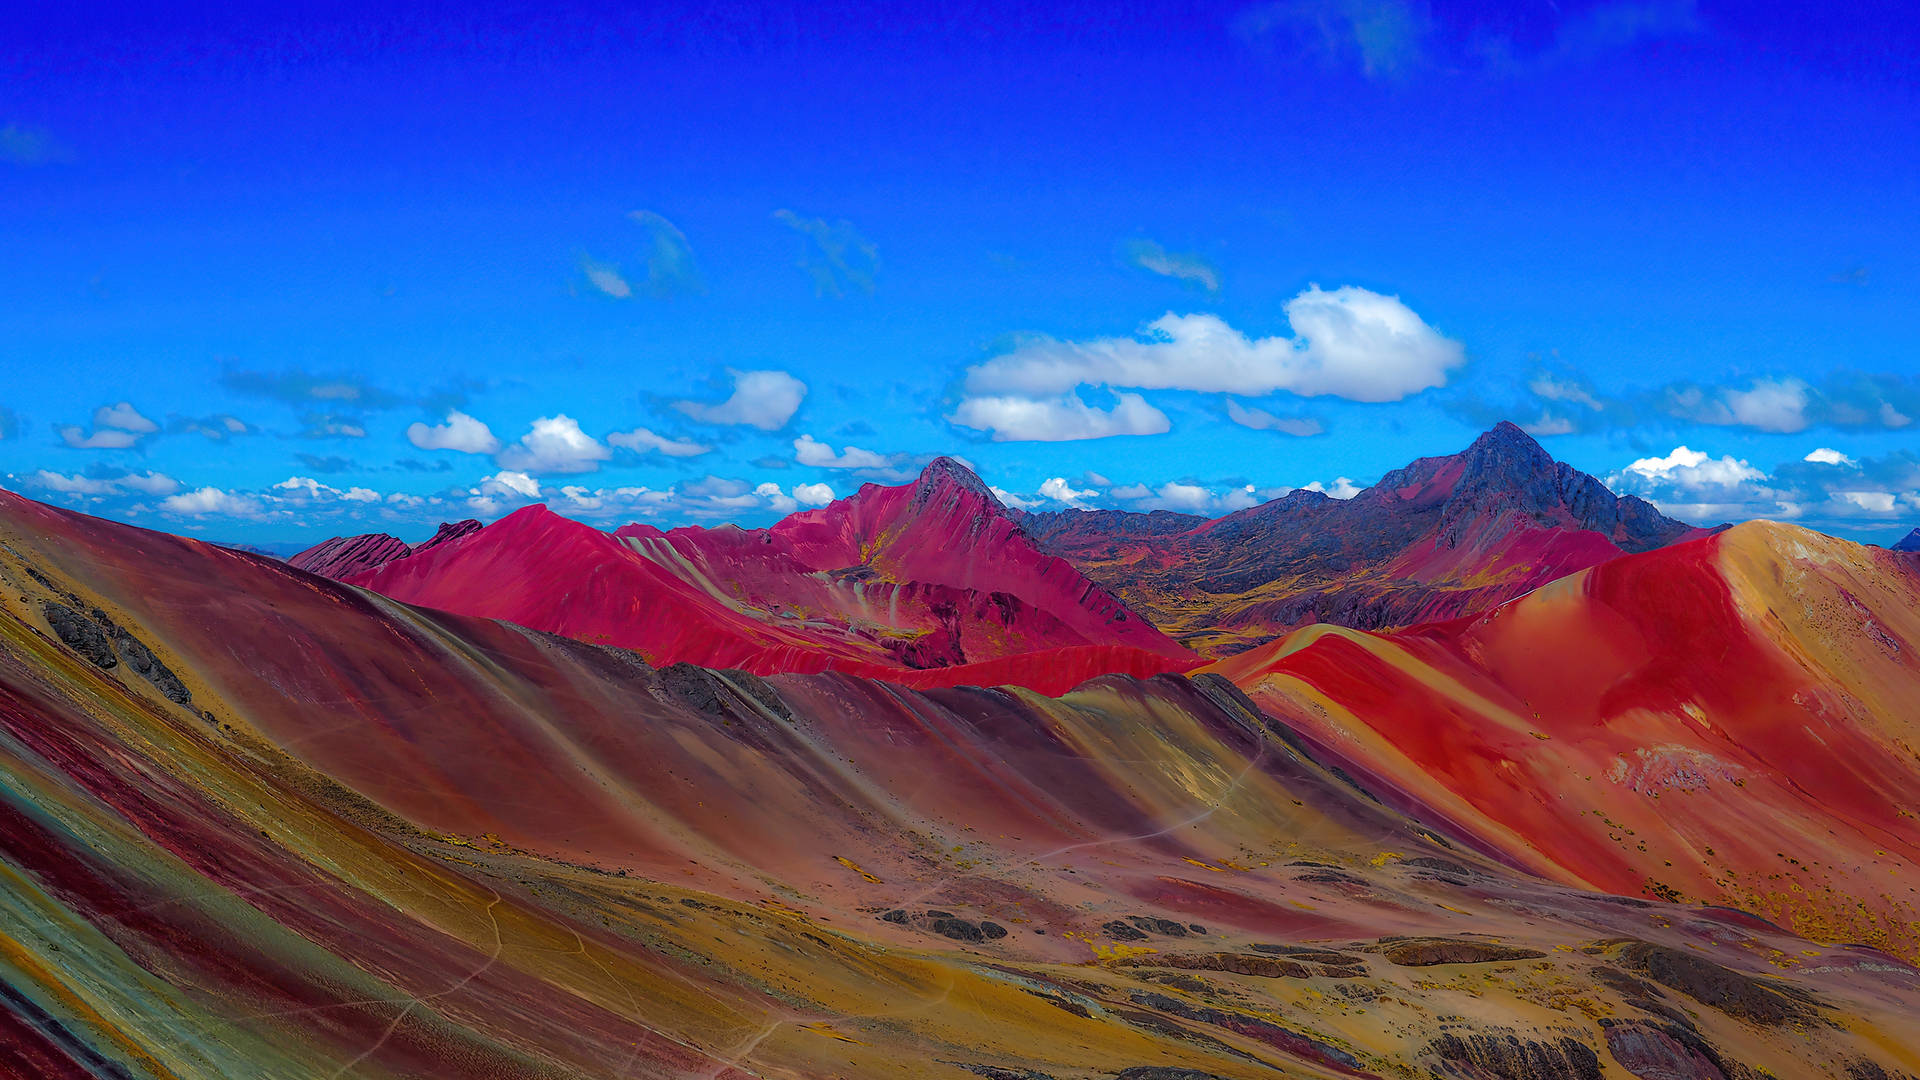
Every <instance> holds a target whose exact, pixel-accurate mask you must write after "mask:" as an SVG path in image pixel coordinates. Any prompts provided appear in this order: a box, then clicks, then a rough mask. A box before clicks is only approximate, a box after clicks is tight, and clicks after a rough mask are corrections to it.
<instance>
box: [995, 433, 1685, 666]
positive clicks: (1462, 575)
mask: <svg viewBox="0 0 1920 1080" xmlns="http://www.w3.org/2000/svg"><path fill="white" fill-rule="evenodd" d="M1021 520H1022V525H1023V526H1024V527H1025V528H1026V530H1027V531H1028V532H1029V533H1030V534H1032V535H1033V536H1034V538H1035V539H1036V540H1037V541H1038V542H1039V544H1040V546H1041V548H1042V549H1043V550H1046V551H1050V552H1053V553H1054V554H1057V555H1060V556H1062V557H1064V558H1066V559H1068V560H1069V561H1071V562H1072V563H1073V564H1074V565H1075V566H1077V567H1079V568H1080V569H1081V570H1082V571H1083V572H1085V573H1086V574H1087V576H1088V577H1090V578H1092V579H1093V580H1094V581H1097V582H1099V583H1101V584H1103V585H1105V586H1107V587H1108V588H1109V589H1111V590H1113V592H1114V593H1115V594H1116V595H1118V596H1120V597H1121V598H1122V599H1124V600H1125V601H1126V602H1127V603H1129V604H1131V605H1132V606H1133V607H1134V608H1135V609H1136V610H1138V611H1140V612H1141V613H1143V614H1145V615H1146V616H1147V617H1149V618H1150V619H1152V620H1153V621H1154V624H1155V625H1157V626H1159V627H1161V628H1162V629H1164V630H1167V631H1168V632H1169V633H1171V634H1173V635H1174V636H1175V637H1176V638H1179V639H1180V640H1181V641H1183V642H1185V643H1186V644H1187V645H1189V646H1192V647H1194V648H1197V649H1200V650H1201V651H1203V652H1210V653H1214V654H1220V655H1224V654H1231V653H1234V652H1237V651H1239V650H1241V649H1245V648H1247V647H1249V646H1251V645H1255V644H1258V643H1260V642H1262V641H1266V640H1269V639H1271V638H1273V637H1276V636H1278V635H1280V634H1282V633H1285V632H1286V631H1288V630H1291V629H1294V628H1296V627H1300V626H1305V625H1307V624H1310V623H1316V622H1326V623H1335V624H1338V625H1342V626H1351V627H1357V628H1361V629H1378V628H1383V627H1394V626H1407V625H1411V624H1414V623H1419V622H1427V621H1431V620H1434V619H1446V618H1453V617H1456V616H1459V615H1462V614H1466V613H1470V612H1474V611H1482V610H1485V609H1487V608H1490V607H1493V606H1495V605H1497V604H1500V603H1503V602H1505V601H1507V600H1510V599H1512V598H1514V597H1516V596H1519V595H1521V594H1523V593H1526V592H1529V591H1531V590H1533V589H1535V588H1538V587H1539V586H1541V585H1543V584H1545V583H1547V582H1549V581H1552V580H1554V579H1555V578H1559V577H1563V576H1565V575H1567V574H1570V573H1573V572H1574V571H1577V570H1582V569H1585V568H1587V567H1590V566H1594V565H1597V564H1599V563H1602V562H1606V561H1607V560H1609V559H1613V558H1615V557H1617V556H1619V555H1620V554H1622V553H1623V552H1638V551H1648V550H1652V549H1654V548H1658V547H1663V546H1665V545H1667V544H1671V543H1674V542H1675V541H1678V540H1683V539H1688V538H1691V537H1695V536H1699V535H1702V534H1703V533H1704V532H1706V531H1707V530H1701V529H1696V528H1694V527H1693V526H1690V525H1687V524H1684V523H1682V522H1679V521H1675V520H1673V519H1671V518H1668V517H1665V516H1663V515H1662V514H1661V513H1660V512H1659V511H1658V510H1656V509H1654V508H1653V506H1652V505H1651V504H1649V503H1647V502H1646V501H1645V500H1643V499H1640V498H1637V497H1635V496H1632V495H1628V496H1624V497H1622V496H1615V495H1614V494H1613V492H1611V491H1609V490H1607V488H1606V485H1604V484H1602V483H1601V482H1600V481H1599V480H1596V479H1594V478H1593V477H1591V476H1589V475H1587V474H1586V473H1583V472H1580V471H1579V470H1578V469H1575V468H1573V467H1572V466H1570V465H1566V464H1563V463H1561V462H1557V461H1555V460H1553V458H1552V457H1551V456H1550V455H1548V454H1547V452H1546V451H1545V450H1543V449H1541V447H1540V444H1539V443H1536V442H1534V441H1533V439H1532V438H1530V437H1528V436H1527V434H1526V433H1525V432H1523V431H1521V430H1520V429H1519V428H1517V427H1515V426H1514V425H1512V424H1506V423H1503V424H1501V425H1499V426H1498V427H1495V428H1494V429H1492V430H1491V431H1488V432H1487V433H1485V434H1484V435H1481V436H1480V437H1479V438H1478V439H1476V440H1474V443H1473V445H1471V446H1469V447H1468V448H1467V449H1466V450H1464V451H1462V452H1460V453H1458V454H1452V455H1448V456H1445V457H1430V458H1421V459H1420V460H1418V461H1415V462H1414V463H1413V464H1411V465H1408V466H1406V467H1405V468H1402V469H1398V470H1395V471H1394V472H1391V473H1388V474H1387V475H1386V476H1384V477H1381V479H1380V482H1379V483H1377V484H1375V485H1374V486H1372V487H1370V488H1368V489H1367V490H1365V491H1363V492H1361V493H1360V494H1359V495H1357V496H1355V497H1354V498H1352V499H1348V500H1344V501H1343V500H1339V499H1333V498H1329V497H1328V496H1326V495H1323V494H1320V493H1319V492H1315V491H1305V490H1300V491H1294V492H1293V493H1291V494H1289V495H1287V496H1286V497H1284V498H1280V499H1275V500H1273V501H1272V502H1268V503H1263V504H1261V505H1259V506H1255V507H1250V508H1248V509H1246V510H1241V511H1239V512H1237V513H1233V514H1228V515H1227V516H1225V517H1222V518H1218V519H1215V520H1211V521H1209V520H1205V519H1200V518H1192V517H1187V516H1185V515H1175V514H1165V515H1163V514H1126V513H1120V512H1117V511H1083V510H1066V511H1060V512H1057V513H1050V514H1028V515H1025V516H1024V517H1023V518H1022V519H1021ZM1182 525H1184V526H1185V528H1184V529H1183V528H1181V526H1182Z"/></svg>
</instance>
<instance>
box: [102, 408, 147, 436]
mask: <svg viewBox="0 0 1920 1080" xmlns="http://www.w3.org/2000/svg"><path fill="white" fill-rule="evenodd" d="M93 426H94V427H96V428H104V427H110V428H119V429H120V430H122V431H131V432H134V433H136V434H140V435H151V434H152V433H154V432H156V431H159V430H160V425H159V424H156V423H154V422H153V421H151V420H149V419H147V418H146V417H144V416H142V415H140V410H139V409H136V408H134V407H133V406H132V405H130V404H128V403H127V402H124V401H122V402H120V403H119V404H118V405H102V406H100V407H99V408H97V409H95V410H93Z"/></svg>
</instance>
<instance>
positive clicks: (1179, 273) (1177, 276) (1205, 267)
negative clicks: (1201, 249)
mask: <svg viewBox="0 0 1920 1080" xmlns="http://www.w3.org/2000/svg"><path fill="white" fill-rule="evenodd" d="M1127 261H1128V262H1131V263H1132V264H1133V265H1135V266H1138V267H1140V268H1141V269H1143V270H1146V271H1148V272H1150V273H1155V274H1159V275H1160V276H1161V277H1170V278H1173V279H1174V280H1176V281H1183V282H1186V283H1187V284H1189V285H1194V286H1198V287H1199V288H1202V289H1205V290H1206V291H1208V292H1210V293H1217V292H1219V291H1220V272H1219V271H1218V270H1215V269H1214V268H1213V264H1212V263H1209V262H1208V261H1207V260H1205V259H1203V258H1201V257H1200V256H1198V255H1193V254H1178V253H1175V252H1171V251H1168V250H1167V249H1166V248H1163V247H1161V246H1160V245H1159V244H1156V243H1154V242H1153V241H1151V240H1136V241H1134V242H1133V243H1131V244H1129V245H1127Z"/></svg>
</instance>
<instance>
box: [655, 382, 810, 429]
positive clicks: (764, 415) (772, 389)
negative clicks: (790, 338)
mask: <svg viewBox="0 0 1920 1080" xmlns="http://www.w3.org/2000/svg"><path fill="white" fill-rule="evenodd" d="M727 374H728V375H730V376H731V377H732V379H733V393H732V394H731V395H729V396H728V398H727V400H725V401H722V402H720V403H719V404H717V405H716V404H708V403H706V402H701V401H681V402H676V403H675V404H674V408H676V409H679V410H680V411H681V412H683V413H685V414H686V415H688V416H690V417H692V418H693V419H695V420H699V421H702V422H704V423H708V424H746V425H748V426H751V427H756V428H759V429H760V430H761V431H778V430H780V429H781V428H783V427H785V426H786V424H787V421H789V420H791V419H793V414H794V413H796V412H798V411H799V410H800V402H801V400H802V399H804V398H805V397H806V396H807V384H806V383H803V382H801V381H800V380H799V379H796V378H794V377H793V376H792V375H789V374H787V373H786V372H784V371H731V370H729V371H728V373H727Z"/></svg>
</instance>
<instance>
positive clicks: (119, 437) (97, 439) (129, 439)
mask: <svg viewBox="0 0 1920 1080" xmlns="http://www.w3.org/2000/svg"><path fill="white" fill-rule="evenodd" d="M60 441H61V442H64V443H66V444H67V445H68V446H71V447H73V448H74V449H75V450H125V449H126V448H128V447H130V446H135V445H137V444H138V443H139V442H140V436H138V435H136V434H134V433H133V432H131V431H118V430H115V429H113V428H100V429H97V430H95V431H94V432H93V433H92V434H88V433H87V432H85V431H83V430H82V429H81V428H80V427H79V426H78V425H74V424H69V425H67V426H66V427H63V428H61V429H60Z"/></svg>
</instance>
